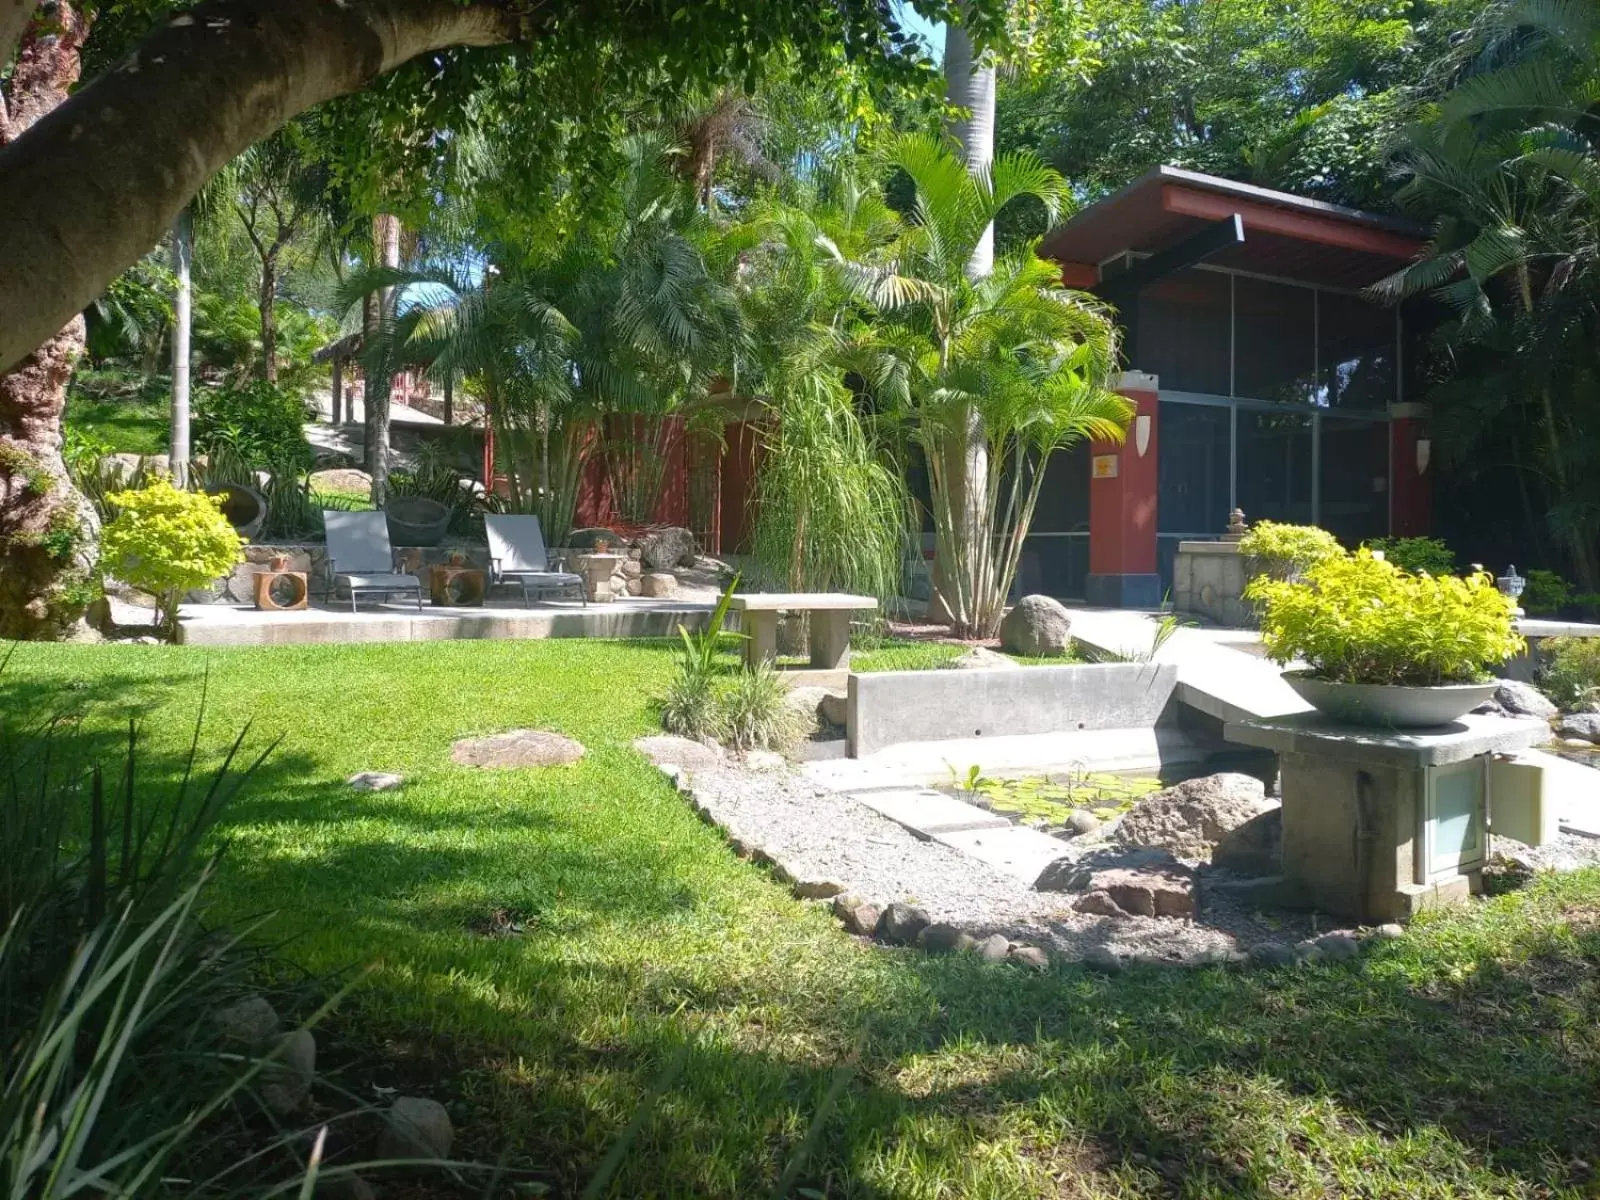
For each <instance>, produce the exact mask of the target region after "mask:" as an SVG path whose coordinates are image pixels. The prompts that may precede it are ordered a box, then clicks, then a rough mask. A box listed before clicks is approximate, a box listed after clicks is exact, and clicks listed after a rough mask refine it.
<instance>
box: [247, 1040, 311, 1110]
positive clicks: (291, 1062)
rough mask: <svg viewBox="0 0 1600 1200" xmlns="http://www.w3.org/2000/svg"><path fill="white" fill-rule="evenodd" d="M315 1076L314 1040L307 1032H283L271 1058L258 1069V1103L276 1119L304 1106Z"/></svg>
mask: <svg viewBox="0 0 1600 1200" xmlns="http://www.w3.org/2000/svg"><path fill="white" fill-rule="evenodd" d="M316 1077H317V1039H316V1038H315V1037H313V1036H312V1034H311V1031H310V1030H309V1029H296V1030H294V1031H293V1032H292V1033H286V1034H284V1035H283V1037H282V1038H281V1039H280V1040H279V1042H278V1047H277V1051H276V1053H275V1054H274V1055H273V1059H272V1061H271V1062H269V1063H268V1064H267V1065H266V1066H264V1067H262V1068H261V1074H260V1075H259V1076H258V1078H259V1079H260V1080H261V1102H262V1103H263V1104H265V1105H266V1106H267V1108H268V1109H270V1110H271V1111H272V1112H274V1113H276V1114H277V1115H278V1116H280V1117H284V1116H288V1115H289V1114H290V1113H292V1112H293V1111H294V1110H295V1109H297V1108H299V1107H300V1106H301V1105H302V1104H304V1103H305V1100H306V1097H307V1096H309V1095H310V1094H311V1083H312V1081H313V1080H314V1079H316Z"/></svg>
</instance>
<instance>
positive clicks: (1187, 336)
mask: <svg viewBox="0 0 1600 1200" xmlns="http://www.w3.org/2000/svg"><path fill="white" fill-rule="evenodd" d="M1231 290H1232V288H1231V285H1230V282H1229V278H1228V276H1226V275H1223V274H1219V273H1218V272H1216V271H1196V270H1188V271H1179V272H1177V273H1176V274H1173V275H1169V276H1167V277H1166V278H1165V279H1161V280H1158V281H1157V282H1156V283H1153V284H1151V285H1150V286H1149V287H1147V288H1144V289H1143V290H1142V291H1140V293H1139V296H1138V299H1137V300H1135V301H1133V305H1134V320H1133V328H1132V335H1133V336H1132V343H1131V344H1130V345H1129V347H1128V362H1129V365H1130V366H1132V367H1133V369H1134V370H1136V371H1147V372H1149V373H1150V374H1152V375H1157V376H1159V377H1160V379H1161V386H1162V387H1163V388H1164V389H1166V390H1168V391H1177V392H1209V393H1211V394H1213V395H1217V396H1226V395H1227V394H1228V356H1229V354H1230V352H1231V351H1230V340H1231V338H1232V322H1231V320H1230V317H1229V311H1230V293H1231Z"/></svg>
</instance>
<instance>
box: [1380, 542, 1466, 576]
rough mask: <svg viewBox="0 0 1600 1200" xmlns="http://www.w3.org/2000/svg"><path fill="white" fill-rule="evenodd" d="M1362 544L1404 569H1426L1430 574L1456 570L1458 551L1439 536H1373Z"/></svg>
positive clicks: (1448, 572) (1451, 572) (1450, 573)
mask: <svg viewBox="0 0 1600 1200" xmlns="http://www.w3.org/2000/svg"><path fill="white" fill-rule="evenodd" d="M1362 545H1364V546H1366V548H1367V549H1368V550H1371V551H1372V552H1373V553H1374V554H1382V555H1383V557H1384V558H1386V559H1388V560H1389V561H1390V562H1392V563H1393V564H1394V565H1395V566H1397V567H1399V568H1400V569H1401V570H1402V571H1426V572H1427V573H1428V574H1429V575H1454V574H1455V572H1456V552H1455V551H1454V550H1452V549H1450V547H1449V546H1447V545H1445V544H1444V543H1443V542H1442V541H1440V540H1439V539H1438V538H1429V537H1402V538H1373V539H1372V540H1371V541H1368V542H1363V543H1362Z"/></svg>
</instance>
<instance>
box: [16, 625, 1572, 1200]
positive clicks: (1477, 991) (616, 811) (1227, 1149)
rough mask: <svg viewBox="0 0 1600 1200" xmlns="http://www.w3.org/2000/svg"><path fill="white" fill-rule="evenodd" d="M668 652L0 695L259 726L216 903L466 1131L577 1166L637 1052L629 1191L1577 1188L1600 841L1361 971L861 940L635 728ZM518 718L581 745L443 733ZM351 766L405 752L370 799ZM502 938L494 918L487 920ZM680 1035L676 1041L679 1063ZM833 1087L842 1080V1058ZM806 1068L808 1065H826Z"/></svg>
mask: <svg viewBox="0 0 1600 1200" xmlns="http://www.w3.org/2000/svg"><path fill="white" fill-rule="evenodd" d="M670 653H671V651H670V648H669V647H666V646H653V645H643V644H638V643H635V644H617V643H604V642H577V641H561V642H545V643H535V642H520V643H519V642H447V643H437V644H414V645H396V646H341V647H286V648H278V649H261V650H237V651H204V650H200V649H192V650H191V649H171V648H166V647H138V646H107V647H70V646H69V647H43V646H24V647H21V648H20V649H19V651H18V653H17V654H16V655H15V657H14V658H13V660H12V662H11V664H10V666H9V667H8V669H7V671H6V673H5V674H4V675H3V676H0V705H4V706H11V705H16V706H25V708H24V709H23V711H31V712H43V711H47V710H48V709H49V708H50V707H51V706H53V705H55V704H59V703H67V704H70V705H73V706H87V707H89V708H90V709H91V718H90V719H91V721H92V722H93V723H96V724H97V725H99V726H101V727H103V728H104V729H105V730H106V731H107V735H108V739H109V737H110V735H111V733H112V731H113V730H114V728H115V726H116V725H117V723H118V721H119V720H123V719H125V717H126V715H127V714H128V713H137V714H140V715H141V716H142V717H143V719H144V722H145V729H146V731H147V734H148V745H147V748H146V753H145V764H146V767H147V768H148V769H149V770H151V771H153V772H156V773H157V774H160V773H163V772H166V773H170V772H172V771H174V770H175V769H176V764H177V762H178V761H179V759H180V758H181V755H182V754H183V753H184V751H185V748H186V743H187V738H188V736H189V734H190V731H191V721H192V718H193V715H194V713H195V711H196V708H197V705H198V703H199V699H200V690H201V686H202V681H203V680H205V679H206V677H207V674H208V673H209V681H208V700H207V708H206V718H205V732H204V737H203V739H202V741H203V743H204V745H206V746H207V747H210V748H211V750H212V751H215V750H217V749H218V748H220V746H221V745H222V744H223V743H224V742H225V741H226V740H227V739H228V738H229V737H230V736H231V734H232V733H233V732H234V731H236V730H237V729H238V728H240V727H241V726H242V725H244V724H245V723H246V722H247V721H252V720H253V722H254V724H253V727H252V729H251V733H250V742H251V743H252V744H262V743H264V742H266V741H267V740H268V739H271V738H274V737H279V736H281V737H282V738H283V742H282V744H281V746H280V747H279V748H278V750H277V751H276V753H275V754H274V755H273V756H272V758H271V760H270V761H269V763H268V765H267V766H266V767H264V768H263V769H262V771H261V773H260V776H259V777H258V778H257V779H256V780H255V781H254V786H253V787H252V788H251V790H250V792H249V795H248V796H247V797H246V798H245V799H243V800H241V801H240V802H239V803H238V805H237V806H236V807H235V808H234V809H233V811H232V813H231V816H230V818H229V821H228V823H227V825H226V827H225V830H224V832H225V834H226V836H227V838H228V840H229V843H230V845H229V849H228V854H227V857H226V860H225V864H224V868H223V871H222V875H221V877H220V879H219V881H218V885H217V890H216V900H215V904H216V908H217V911H218V915H219V916H228V917H234V918H242V917H245V916H247V915H250V914H255V913H260V912H262V911H263V910H275V911H276V913H277V915H276V917H275V918H274V921H273V923H272V925H271V929H272V931H273V933H274V935H275V936H277V937H279V938H282V939H283V946H282V951H281V952H282V954H283V955H285V956H286V957H287V958H288V959H290V960H292V961H294V962H296V963H298V964H300V965H302V966H304V967H306V968H310V969H311V970H313V971H317V972H338V971H343V970H346V969H349V968H353V967H358V966H362V965H366V964H373V971H372V973H371V975H370V976H369V977H368V978H367V979H366V980H365V981H364V982H363V983H362V984H361V986H360V987H359V989H358V990H357V991H356V992H355V993H354V994H353V995H352V996H351V997H349V998H348V999H347V1000H346V1001H345V1003H344V1005H343V1007H342V1009H341V1011H340V1012H339V1014H338V1015H337V1017H336V1018H335V1024H334V1030H335V1032H336V1033H338V1034H339V1035H340V1038H341V1039H343V1041H342V1048H341V1051H340V1053H336V1054H332V1055H330V1056H329V1058H330V1060H331V1061H333V1062H335V1063H337V1062H338V1061H340V1060H341V1059H345V1060H348V1059H349V1058H350V1057H351V1056H352V1054H354V1055H355V1056H356V1057H360V1058H362V1060H363V1061H368V1062H371V1061H378V1062H380V1063H381V1064H384V1070H383V1071H381V1072H380V1073H379V1074H380V1076H381V1077H382V1078H384V1079H386V1080H389V1081H396V1080H399V1081H403V1082H405V1083H406V1086H407V1087H408V1089H416V1088H422V1089H423V1090H425V1091H427V1092H428V1093H429V1094H432V1095H435V1096H437V1097H439V1098H441V1099H445V1100H447V1101H449V1102H451V1103H452V1104H454V1105H455V1106H456V1108H455V1111H456V1113H457V1116H458V1120H457V1125H458V1129H459V1138H458V1152H459V1153H461V1154H463V1155H466V1156H475V1157H477V1158H480V1159H483V1160H488V1161H493V1160H496V1159H499V1158H500V1157H501V1156H502V1155H506V1156H507V1161H508V1162H509V1163H510V1164H511V1165H513V1166H516V1167H519V1168H524V1169H527V1170H530V1171H532V1172H535V1173H536V1178H537V1179H539V1180H541V1181H543V1182H544V1183H545V1184H547V1185H548V1187H549V1193H550V1194H554V1195H576V1194H577V1193H578V1192H579V1191H581V1189H582V1186H583V1184H584V1183H585V1181H587V1180H588V1179H589V1178H590V1177H591V1176H592V1175H593V1173H594V1171H595V1170H596V1168H597V1165H598V1164H599V1163H600V1162H601V1160H602V1158H603V1157H604V1156H605V1153H606V1150H607V1148H608V1147H609V1146H610V1145H611V1144H612V1143H613V1141H614V1139H616V1138H617V1136H618V1134H619V1131H620V1130H622V1129H623V1128H624V1127H626V1126H627V1125H628V1124H629V1122H630V1120H631V1119H632V1118H633V1117H634V1114H635V1112H636V1111H637V1110H638V1107H639V1104H640V1099H641V1096H643V1095H645V1094H646V1093H647V1092H648V1091H649V1090H650V1089H651V1088H652V1085H655V1084H657V1083H658V1082H663V1081H664V1086H663V1088H662V1090H661V1094H660V1097H659V1100H658V1102H657V1103H655V1105H654V1106H653V1108H652V1109H651V1110H650V1111H649V1113H648V1114H647V1116H646V1117H645V1118H644V1119H643V1121H642V1122H641V1124H640V1128H639V1131H638V1135H637V1137H636V1139H635V1140H634V1142H633V1144H632V1146H631V1148H630V1150H629V1153H628V1155H627V1156H626V1158H625V1160H624V1163H623V1166H622V1169H621V1173H620V1175H618V1176H617V1177H616V1178H615V1179H614V1180H613V1182H612V1186H611V1189H610V1190H611V1194H614V1195H617V1196H626V1197H635V1196H682V1197H690V1196H716V1197H752V1196H767V1195H772V1194H774V1192H775V1191H776V1190H777V1184H778V1181H779V1178H780V1175H782V1173H783V1172H784V1170H785V1168H786V1167H788V1166H790V1165H791V1164H794V1163H796V1160H797V1158H798V1157H799V1155H800V1151H801V1149H802V1147H803V1146H804V1145H805V1144H806V1142H807V1131H808V1128H810V1127H811V1125H812V1123H813V1121H814V1120H817V1119H818V1115H819V1114H821V1117H820V1122H819V1123H818V1125H817V1130H816V1134H815V1137H814V1138H813V1139H812V1141H811V1148H810V1154H809V1156H808V1157H807V1158H806V1159H805V1161H804V1162H803V1163H801V1164H800V1165H799V1167H798V1170H797V1171H796V1172H795V1173H794V1175H793V1176H792V1178H791V1179H790V1180H789V1181H788V1183H789V1185H790V1188H789V1194H791V1195H796V1196H802V1195H803V1196H818V1195H826V1196H830V1197H846V1196H850V1197H894V1198H896V1200H899V1198H906V1200H911V1198H918V1200H920V1198H929V1200H931V1198H934V1197H992V1198H999V1197H1100V1196H1106V1197H1111V1196H1116V1197H1157V1196H1192V1197H1201V1196H1207V1197H1219V1198H1221V1197H1278V1196H1297V1197H1298V1196H1304V1197H1315V1196H1327V1195H1350V1196H1364V1197H1376V1196H1393V1197H1407V1198H1414V1197H1439V1198H1441V1200H1443V1198H1445V1197H1479V1196H1527V1197H1532V1196H1545V1195H1571V1196H1579V1195H1593V1194H1594V1192H1593V1190H1592V1189H1593V1188H1594V1187H1595V1185H1596V1176H1595V1173H1594V1168H1593V1167H1592V1166H1591V1165H1590V1164H1595V1163H1597V1162H1600V1104H1597V1101H1600V1094H1597V1092H1600V1084H1597V1080H1600V1076H1597V1074H1596V1067H1597V1066H1600V1063H1597V1061H1596V1052H1597V1049H1600V1033H1597V1031H1600V1021H1597V1018H1600V1011H1597V1001H1600V989H1597V979H1600V975H1597V964H1600V925H1597V914H1600V875H1597V874H1596V873H1593V872H1591V873H1586V874H1582V875H1578V876H1569V877H1565V878H1563V879H1560V880H1558V881H1551V882H1546V883H1543V884H1541V885H1539V886H1538V887H1536V888H1535V889H1533V890H1532V891H1530V892H1526V893H1522V894H1519V895H1514V896H1509V897H1502V898H1499V899H1496V900H1493V901H1490V902H1488V903H1485V904H1483V905H1481V906H1478V907H1477V908H1476V909H1475V910H1474V911H1473V912H1472V913H1471V914H1470V915H1467V916H1453V917H1448V918H1441V919H1435V920H1432V921H1428V922H1425V923H1423V924H1420V925H1418V926H1417V927H1415V928H1414V929H1413V931H1412V932H1411V933H1410V934H1409V935H1408V936H1407V937H1406V938H1404V939H1402V940H1401V941H1398V942H1394V943H1383V944H1380V945H1378V946H1376V947H1375V948H1374V949H1373V950H1372V952H1371V953H1370V954H1369V956H1368V958H1367V960H1366V962H1365V964H1364V966H1363V967H1361V968H1360V969H1356V968H1351V967H1346V966H1330V967H1319V968H1314V969H1302V970H1297V971H1286V972H1256V973H1248V974H1240V973H1232V972H1228V971H1224V970H1221V969H1208V970H1203V971H1195V972H1178V971H1163V970H1156V969H1141V970H1138V971H1134V972H1130V973H1128V974H1125V975H1123V976H1121V977H1119V978H1116V979H1107V978H1104V977H1101V976H1097V975H1094V974H1091V973H1089V972H1086V971H1084V970H1081V969H1078V968H1069V967H1061V968H1058V969H1055V970H1053V971H1051V972H1050V973H1048V974H1044V975H1028V974H1024V973H1022V972H1020V971H1018V970H1016V969H1014V968H1011V967H1007V966H998V967H986V966H983V965H981V964H980V963H978V962H976V961H974V960H972V959H969V958H962V959H956V960H950V959H928V958H924V957H922V956H920V955H918V954H915V953H910V952H885V951H881V950H876V949H872V948H867V947H863V946H861V945H858V944H857V943H856V942H854V941H853V940H851V939H850V938H848V937H847V936H845V935H844V934H843V933H842V932H841V931H840V930H839V928H838V927H837V926H836V924H835V923H834V921H833V920H832V919H831V918H830V917H829V916H827V915H826V914H825V913H824V912H822V911H820V910H818V909H816V908H813V907H810V906H807V905H805V904H802V903H799V902H796V901H795V900H793V899H791V898H790V897H789V895H788V893H787V892H786V891H785V890H784V889H783V888H782V887H780V886H778V885H777V884H775V883H774V882H773V881H772V880H771V879H770V878H769V876H768V875H766V874H765V873H764V872H763V870H762V869H760V868H758V867H756V866H753V865H750V864H747V863H744V862H741V861H740V860H738V859H736V858H735V857H734V856H733V855H732V854H731V853H730V852H729V850H728V849H727V848H726V846H725V844H724V843H723V841H722V839H721V838H720V836H719V835H718V834H717V833H716V832H715V831H714V830H712V829H711V828H709V827H708V826H706V825H704V824H702V823H701V822H700V821H699V820H697V819H696V818H695V817H694V816H693V815H692V814H691V812H690V811H689V809H688V807H687V805H686V804H685V803H684V801H683V800H682V799H681V798H680V797H678V796H677V795H676V794H675V793H674V791H673V790H672V789H671V788H670V787H669V786H668V785H667V784H666V783H665V782H664V781H663V780H662V779H661V778H660V777H659V776H658V775H657V774H656V773H655V772H654V771H653V769H652V768H650V767H649V766H648V765H647V764H646V763H645V762H644V761H643V760H642V759H641V758H640V757H638V756H637V755H636V754H635V753H634V752H633V751H632V750H631V749H630V748H629V746H628V742H629V740H630V739H631V738H632V737H633V736H635V735H637V734H639V733H642V732H645V731H647V730H648V729H650V727H651V725H652V714H651V711H650V703H649V699H648V697H649V695H650V694H651V692H652V691H653V690H655V689H656V687H658V686H659V684H660V683H661V682H662V681H663V679H664V678H665V675H666V672H667V669H668V666H669V664H670ZM518 725H531V726H539V727H543V728H550V729H557V730H561V731H563V732H565V733H568V734H571V735H573V736H575V737H577V738H579V739H580V740H582V741H583V742H584V743H585V744H586V745H587V746H588V747H589V754H588V756H587V757H586V758H585V759H584V760H583V762H582V763H580V764H579V765H577V766H575V767H570V768H555V769H549V770H546V771H543V772H535V771H520V772H511V773H491V772H481V771H474V770H470V769H466V768H458V767H455V766H452V765H451V764H450V762H449V748H450V742H451V740H452V739H454V738H456V737H460V736H462V735H464V734H469V733H478V732H487V731H494V730H500V729H505V728H510V727H514V726H518ZM364 769H376V770H397V771H401V772H404V773H405V774H406V775H407V776H408V780H409V781H408V783H407V785H406V787H405V788H404V789H403V790H401V791H399V792H396V793H380V794H376V795H357V794H354V793H352V792H351V791H349V790H348V789H347V788H346V787H345V785H344V783H343V780H344V778H345V777H346V776H347V775H349V774H351V773H352V772H355V771H358V770H364ZM507 918H509V919H510V920H512V921H514V922H516V923H517V924H519V925H520V926H521V927H522V929H523V932H522V933H521V934H520V935H516V936H505V937H495V936H489V935H488V933H487V932H486V931H488V930H491V929H493V928H494V927H495V925H496V924H497V922H498V923H500V924H502V925H503V924H504V922H505V920H506V919H507ZM674 1071H675V1074H674V1073H673V1072H674ZM830 1089H832V1091H831V1092H830ZM830 1097H831V1098H830Z"/></svg>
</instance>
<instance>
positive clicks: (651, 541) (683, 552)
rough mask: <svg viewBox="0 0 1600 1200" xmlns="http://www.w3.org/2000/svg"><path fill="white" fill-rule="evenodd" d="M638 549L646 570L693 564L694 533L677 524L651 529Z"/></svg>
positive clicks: (670, 568) (669, 568)
mask: <svg viewBox="0 0 1600 1200" xmlns="http://www.w3.org/2000/svg"><path fill="white" fill-rule="evenodd" d="M639 549H640V550H641V551H642V553H641V555H640V557H641V558H642V559H643V560H644V565H645V569H646V570H647V571H670V570H672V568H673V567H692V566H694V558H695V548H694V534H692V533H690V532H689V531H688V530H687V529H684V528H683V527H682V526H678V525H669V526H667V527H666V528H665V529H657V530H653V531H652V532H651V533H650V534H649V535H647V536H646V537H645V539H644V541H643V542H642V543H640V546H639Z"/></svg>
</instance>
